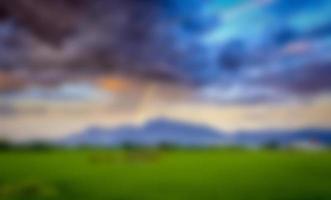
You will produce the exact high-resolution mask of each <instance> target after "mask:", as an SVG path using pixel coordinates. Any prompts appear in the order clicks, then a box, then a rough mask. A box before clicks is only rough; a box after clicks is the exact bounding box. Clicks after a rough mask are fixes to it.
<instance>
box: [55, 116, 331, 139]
mask: <svg viewBox="0 0 331 200" xmlns="http://www.w3.org/2000/svg"><path fill="white" fill-rule="evenodd" d="M301 141H314V142H318V143H319V144H323V145H331V129H317V128H316V129H300V130H269V131H268V130H265V131H262V130H260V131H245V132H237V133H234V134H226V133H224V132H222V131H219V130H216V129H213V128H210V127H208V126H203V125H196V124H191V123H187V122H180V121H174V120H169V119H164V118H160V119H155V120H152V121H149V122H147V123H146V124H145V125H143V126H141V127H139V126H130V125H126V126H121V127H118V128H113V129H108V128H100V127H91V128H88V129H86V130H84V131H82V132H80V133H76V134H73V135H71V136H69V137H67V138H64V139H63V140H61V141H60V144H63V145H69V146H77V145H92V146H120V145H123V144H134V145H142V146H157V145H161V144H172V145H179V146H214V145H249V146H260V145H264V144H267V143H270V142H274V143H277V144H279V145H291V144H293V143H295V142H301Z"/></svg>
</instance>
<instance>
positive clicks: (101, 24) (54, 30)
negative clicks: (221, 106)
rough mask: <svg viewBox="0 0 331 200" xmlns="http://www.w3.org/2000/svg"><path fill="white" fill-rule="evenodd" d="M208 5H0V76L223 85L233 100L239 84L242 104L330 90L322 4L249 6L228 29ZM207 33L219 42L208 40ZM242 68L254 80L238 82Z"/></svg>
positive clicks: (37, 1)
mask: <svg viewBox="0 0 331 200" xmlns="http://www.w3.org/2000/svg"><path fill="white" fill-rule="evenodd" d="M213 2H217V1H216V0H215V1H213V0H190V1H185V0H81V1H80V0H57V1H54V0H29V1H27V0H3V1H1V2H0V69H1V70H3V71H9V72H15V73H21V72H23V74H24V73H26V74H28V75H27V76H25V77H30V79H33V80H34V82H38V81H39V80H40V82H42V83H45V82H49V83H53V82H56V81H63V80H64V79H70V76H73V75H80V74H81V75H88V76H92V75H96V74H104V73H121V74H125V75H127V76H134V77H139V78H141V79H143V80H146V79H147V80H157V81H164V82H177V83H185V84H190V85H193V86H195V85H199V86H205V85H209V83H215V82H216V83H217V82H221V83H220V84H223V86H224V85H231V84H232V83H233V84H235V85H239V87H241V89H242V91H243V93H244V92H245V90H248V88H247V85H249V86H250V88H249V90H252V91H255V90H256V92H253V94H252V95H251V96H249V102H259V99H262V100H263V101H264V100H269V99H272V98H274V96H273V95H271V96H269V94H270V92H267V94H266V95H265V94H264V93H263V92H262V93H263V94H262V95H261V92H259V91H258V90H259V88H260V86H261V85H263V86H265V87H269V88H268V89H269V90H271V91H278V90H281V91H283V93H294V94H295V95H298V96H300V95H306V94H309V95H313V94H316V93H319V92H329V91H330V89H331V88H330V87H329V85H330V78H328V76H326V74H328V73H329V72H330V64H329V60H328V59H325V60H326V61H323V60H321V58H323V59H324V58H326V57H327V56H326V54H327V53H328V52H329V51H330V50H331V47H330V46H331V44H329V43H328V39H329V38H330V37H331V36H330V35H331V31H330V24H331V23H330V20H327V16H329V14H328V12H326V11H325V10H327V9H323V12H321V13H322V14H321V15H319V13H320V11H319V8H320V9H322V8H327V6H328V5H329V4H327V1H323V0H318V1H312V0H291V1H287V0H278V1H272V2H271V3H269V4H265V6H259V3H258V2H259V1H254V2H253V3H252V2H251V3H252V4H253V6H254V5H255V6H258V8H259V10H256V9H253V11H252V12H253V13H251V14H248V15H247V16H245V15H244V16H242V17H238V19H234V21H230V23H225V22H223V21H222V20H223V18H222V13H221V11H222V12H223V11H226V9H223V8H219V7H215V6H214V4H213ZM240 6H241V5H239V7H240ZM244 7H245V6H244ZM239 10H240V9H239ZM254 10H255V11H254ZM234 11H235V10H234ZM245 12H246V11H244V12H242V13H245ZM247 12H248V11H247ZM254 12H255V13H254ZM239 14H240V13H239ZM300 15H301V16H302V18H300ZM315 15H316V16H317V17H315ZM252 16H253V17H252ZM254 16H257V17H258V20H257V19H255V18H254ZM298 16H299V17H298ZM312 16H313V17H312ZM262 19H263V20H262ZM298 19H299V20H298ZM224 20H225V19H224ZM315 21H316V23H315ZM271 25H272V26H271ZM214 31H215V32H216V33H219V35H217V34H216V38H217V37H219V39H220V40H217V39H213V37H211V38H208V36H209V33H211V32H214ZM222 31H223V32H222ZM205 38H207V39H210V41H211V42H209V43H208V42H205ZM300 42H302V43H307V44H309V45H310V46H314V48H315V49H314V48H312V47H307V48H308V49H309V50H307V52H303V53H300V52H299V53H297V52H296V51H306V50H302V48H301V47H300V45H299V47H297V46H298V45H297V46H296V43H300ZM309 45H308V46H309ZM293 46H294V47H293ZM320 46H324V47H323V49H322V48H321V47H320ZM300 48H301V49H300ZM284 49H290V51H291V52H290V53H289V50H288V52H285V53H284V52H283V51H284ZM298 49H299V50H298ZM293 52H294V53H293ZM306 58H309V62H306V60H305V59H306ZM275 66H276V68H277V70H274V71H273V70H270V69H273V68H275ZM252 67H253V68H254V67H256V68H258V69H259V73H260V74H261V75H260V76H259V77H257V78H256V77H255V78H254V79H253V80H252V79H249V81H246V78H247V77H246V76H245V75H246V72H247V71H250V68H252ZM17 71H18V72H17ZM270 71H272V73H270ZM29 74H30V75H29ZM289 74H291V75H289ZM220 79H221V81H220ZM45 80H47V81H45ZM38 83H39V82H38ZM240 84H241V85H240ZM7 86H8V85H7ZM7 86H6V88H10V87H7ZM223 86H222V87H223ZM255 94H258V95H255ZM257 96H258V97H257ZM260 96H261V98H260ZM241 98H243V99H241ZM242 101H245V97H240V99H239V102H242Z"/></svg>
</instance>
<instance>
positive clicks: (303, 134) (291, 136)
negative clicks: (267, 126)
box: [232, 128, 331, 146]
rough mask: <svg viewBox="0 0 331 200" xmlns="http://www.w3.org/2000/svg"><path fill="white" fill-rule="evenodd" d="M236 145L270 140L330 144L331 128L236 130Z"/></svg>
mask: <svg viewBox="0 0 331 200" xmlns="http://www.w3.org/2000/svg"><path fill="white" fill-rule="evenodd" d="M232 141H233V142H234V143H236V144H238V145H257V146H259V145H264V144H267V143H270V142H273V143H277V144H279V145H282V146H289V145H292V144H294V143H297V142H312V143H318V144H320V145H325V146H330V145H331V130H330V129H322V128H307V129H299V130H264V131H256V132H238V133H237V134H236V135H235V136H234V138H233V140H232Z"/></svg>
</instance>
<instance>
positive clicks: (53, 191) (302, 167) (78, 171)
mask: <svg viewBox="0 0 331 200" xmlns="http://www.w3.org/2000/svg"><path fill="white" fill-rule="evenodd" d="M330 169H331V152H327V151H326V152H294V151H242V150H200V151H198V150H196V151H193V150H191V151H185V150H177V151H162V152H161V151H130V152H125V151H119V150H118V151H115V150H113V151H106V150H71V151H69V150H54V151H41V152H33V151H21V152H19V151H8V152H2V153H0V199H1V200H12V199H13V200H14V199H24V200H29V199H31V200H32V199H33V200H38V199H59V200H60V199H61V200H66V199H70V200H74V199H79V200H89V199H91V200H98V199H109V200H131V199H132V200H170V199H171V200H186V199H187V200H195V199H197V200H198V199H199V200H208V199H226V200H241V199H249V200H250V199H254V200H260V199H261V200H278V199H279V200H287V199H288V200H324V199H325V200H327V199H331V170H330Z"/></svg>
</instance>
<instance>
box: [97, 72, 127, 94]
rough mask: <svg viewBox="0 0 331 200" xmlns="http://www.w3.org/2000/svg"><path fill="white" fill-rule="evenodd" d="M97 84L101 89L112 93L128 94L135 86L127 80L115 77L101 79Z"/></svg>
mask: <svg viewBox="0 0 331 200" xmlns="http://www.w3.org/2000/svg"><path fill="white" fill-rule="evenodd" d="M97 83H98V85H99V86H100V87H101V88H103V89H105V90H108V91H112V92H126V91H128V90H130V89H131V88H132V85H133V84H132V83H131V82H130V81H128V80H126V79H125V78H122V77H115V76H108V77H103V78H100V79H99V80H98V81H97Z"/></svg>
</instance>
